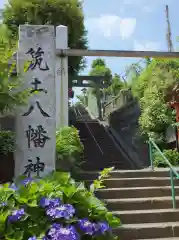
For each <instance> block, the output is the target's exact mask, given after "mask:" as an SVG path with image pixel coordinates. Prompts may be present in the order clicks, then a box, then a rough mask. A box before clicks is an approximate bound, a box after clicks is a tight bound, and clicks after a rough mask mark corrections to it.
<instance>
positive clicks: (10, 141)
mask: <svg viewBox="0 0 179 240" xmlns="http://www.w3.org/2000/svg"><path fill="white" fill-rule="evenodd" d="M14 137H15V136H14V133H13V132H11V131H0V155H1V154H2V155H8V154H9V153H12V152H14Z"/></svg>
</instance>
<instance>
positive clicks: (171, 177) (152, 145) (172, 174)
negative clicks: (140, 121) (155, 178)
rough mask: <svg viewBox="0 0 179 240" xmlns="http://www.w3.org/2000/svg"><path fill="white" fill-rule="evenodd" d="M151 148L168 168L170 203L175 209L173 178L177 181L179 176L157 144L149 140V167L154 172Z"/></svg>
mask: <svg viewBox="0 0 179 240" xmlns="http://www.w3.org/2000/svg"><path fill="white" fill-rule="evenodd" d="M152 147H154V148H155V149H156V150H157V151H158V153H159V154H160V155H161V156H162V158H163V160H164V162H165V163H166V164H167V165H168V166H169V168H170V180H171V193H172V203H173V208H174V209H175V208H176V197H175V183H174V177H176V178H177V179H179V174H178V173H177V171H176V170H175V169H174V167H173V166H172V164H171V163H170V162H169V160H168V159H167V158H166V156H165V155H164V154H163V152H162V151H161V150H160V148H159V147H158V146H157V144H156V143H155V142H154V141H153V140H152V139H151V138H149V157H150V166H151V169H152V170H154V164H153V151H152Z"/></svg>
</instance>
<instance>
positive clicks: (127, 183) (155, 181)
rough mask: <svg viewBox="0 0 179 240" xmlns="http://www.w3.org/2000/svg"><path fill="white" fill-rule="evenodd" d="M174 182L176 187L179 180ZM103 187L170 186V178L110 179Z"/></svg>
mask: <svg viewBox="0 0 179 240" xmlns="http://www.w3.org/2000/svg"><path fill="white" fill-rule="evenodd" d="M87 182H88V181H87ZM175 182H176V183H175V184H176V185H177V184H178V183H179V180H176V181H175ZM104 185H105V186H106V188H126V187H130V188H131V187H152V186H170V178H169V177H165V178H158V177H157V178H154V177H151V178H110V179H107V180H105V181H104Z"/></svg>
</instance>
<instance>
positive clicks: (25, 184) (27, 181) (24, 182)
mask: <svg viewBox="0 0 179 240" xmlns="http://www.w3.org/2000/svg"><path fill="white" fill-rule="evenodd" d="M31 182H33V178H25V179H24V180H23V181H22V182H21V183H22V184H23V185H24V186H25V187H27V185H28V184H29V183H31Z"/></svg>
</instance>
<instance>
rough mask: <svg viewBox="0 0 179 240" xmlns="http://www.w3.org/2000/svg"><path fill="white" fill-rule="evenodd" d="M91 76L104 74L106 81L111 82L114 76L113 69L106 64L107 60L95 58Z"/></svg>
mask: <svg viewBox="0 0 179 240" xmlns="http://www.w3.org/2000/svg"><path fill="white" fill-rule="evenodd" d="M89 74H90V75H91V76H104V83H107V84H109V83H110V82H111V78H112V72H111V69H110V68H109V67H108V66H107V65H106V62H105V60H104V59H102V58H97V59H95V60H94V61H93V62H92V64H91V71H90V73H89Z"/></svg>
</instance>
